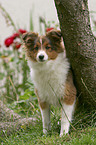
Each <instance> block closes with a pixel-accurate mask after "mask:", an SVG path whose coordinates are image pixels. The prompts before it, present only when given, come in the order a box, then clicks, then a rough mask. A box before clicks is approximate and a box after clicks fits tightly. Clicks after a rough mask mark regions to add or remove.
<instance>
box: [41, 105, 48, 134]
mask: <svg viewBox="0 0 96 145" xmlns="http://www.w3.org/2000/svg"><path fill="white" fill-rule="evenodd" d="M39 105H40V110H41V115H42V122H43V133H44V134H46V133H47V131H48V130H50V106H49V104H47V103H46V102H39Z"/></svg>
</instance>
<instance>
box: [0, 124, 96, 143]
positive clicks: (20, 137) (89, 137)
mask: <svg viewBox="0 0 96 145" xmlns="http://www.w3.org/2000/svg"><path fill="white" fill-rule="evenodd" d="M95 132H96V128H93V127H89V128H86V129H82V130H76V131H72V132H71V133H70V135H65V136H63V137H59V134H58V133H56V132H54V131H53V132H52V134H51V135H50V134H48V135H47V136H45V135H44V136H43V133H42V127H41V122H38V123H37V124H36V126H34V127H32V126H31V127H30V129H28V128H27V129H26V130H21V131H19V132H17V133H14V134H12V135H10V136H9V137H7V136H6V135H5V137H4V138H2V139H1V138H0V140H1V144H3V145H35V144H36V145H96V133H95Z"/></svg>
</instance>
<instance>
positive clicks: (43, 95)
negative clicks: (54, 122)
mask: <svg viewBox="0 0 96 145" xmlns="http://www.w3.org/2000/svg"><path fill="white" fill-rule="evenodd" d="M28 64H29V67H30V74H31V78H32V81H33V84H34V85H35V88H36V89H37V90H38V95H39V97H40V99H41V101H42V102H44V101H45V102H46V101H47V102H48V103H49V104H55V105H56V104H58V98H60V97H63V96H64V84H65V81H66V78H67V74H68V70H69V62H68V60H67V58H64V53H59V54H58V56H57V58H56V59H55V60H48V61H47V62H44V63H38V62H32V61H30V60H29V61H28Z"/></svg>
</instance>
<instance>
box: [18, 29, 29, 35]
mask: <svg viewBox="0 0 96 145" xmlns="http://www.w3.org/2000/svg"><path fill="white" fill-rule="evenodd" d="M18 31H19V32H20V33H21V34H23V33H26V32H27V31H26V30H23V29H19V30H18Z"/></svg>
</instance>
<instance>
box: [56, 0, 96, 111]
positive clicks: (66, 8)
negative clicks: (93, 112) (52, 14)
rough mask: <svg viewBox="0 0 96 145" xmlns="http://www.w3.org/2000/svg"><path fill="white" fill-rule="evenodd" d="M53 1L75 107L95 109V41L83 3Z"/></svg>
mask: <svg viewBox="0 0 96 145" xmlns="http://www.w3.org/2000/svg"><path fill="white" fill-rule="evenodd" d="M54 1H55V5H56V8H57V13H58V18H59V22H60V28H61V31H62V35H63V38H64V43H65V48H66V53H67V57H68V58H69V61H70V63H71V67H72V70H73V74H74V81H75V85H76V88H77V96H79V97H78V98H79V104H80V105H81V104H84V106H85V107H88V108H91V107H92V108H95V109H96V53H95V50H96V42H95V38H94V36H93V34H92V31H91V27H90V20H89V11H88V4H87V0H72V1H71V0H54ZM86 105H87V106H86Z"/></svg>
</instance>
